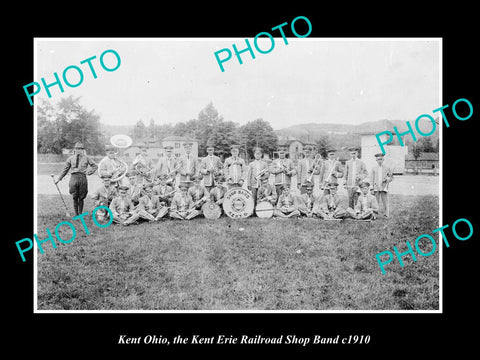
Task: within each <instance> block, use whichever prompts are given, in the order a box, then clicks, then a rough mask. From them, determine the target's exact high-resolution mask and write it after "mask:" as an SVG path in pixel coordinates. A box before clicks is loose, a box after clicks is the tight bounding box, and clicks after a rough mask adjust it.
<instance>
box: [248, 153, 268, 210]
mask: <svg viewBox="0 0 480 360" xmlns="http://www.w3.org/2000/svg"><path fill="white" fill-rule="evenodd" d="M253 156H254V157H255V160H253V161H252V162H251V163H250V164H248V167H247V187H248V190H250V191H251V192H252V195H253V200H254V201H255V203H256V202H257V192H258V188H259V187H260V182H261V180H260V179H261V178H262V176H266V177H267V178H268V177H269V176H270V172H269V171H268V169H269V166H268V164H267V162H266V161H265V160H262V149H261V148H259V147H257V148H255V150H254V153H253Z"/></svg>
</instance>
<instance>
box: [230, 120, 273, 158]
mask: <svg viewBox="0 0 480 360" xmlns="http://www.w3.org/2000/svg"><path fill="white" fill-rule="evenodd" d="M239 134H240V140H241V142H242V145H246V147H247V151H248V156H249V157H250V158H253V152H254V148H255V147H257V146H258V147H261V148H262V149H263V151H264V152H267V153H270V154H271V153H272V152H273V151H275V150H276V149H277V147H278V137H277V135H276V134H275V132H274V131H273V128H272V126H271V125H270V124H269V123H268V122H267V121H264V120H263V119H256V120H254V121H250V122H248V123H246V124H245V125H243V126H241V127H240V129H239Z"/></svg>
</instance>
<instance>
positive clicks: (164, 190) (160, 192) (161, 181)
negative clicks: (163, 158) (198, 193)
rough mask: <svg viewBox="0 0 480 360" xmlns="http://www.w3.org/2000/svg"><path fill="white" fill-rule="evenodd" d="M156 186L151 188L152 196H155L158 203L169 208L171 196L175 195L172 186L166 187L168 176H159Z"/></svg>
mask: <svg viewBox="0 0 480 360" xmlns="http://www.w3.org/2000/svg"><path fill="white" fill-rule="evenodd" d="M157 179H158V184H157V185H155V186H153V195H157V196H158V199H159V200H160V202H161V203H162V202H163V203H164V204H166V205H167V206H170V204H171V202H172V199H173V194H175V190H174V189H173V187H172V186H170V185H167V181H168V179H169V178H168V175H167V174H161V175H160V176H159V177H158V178H157Z"/></svg>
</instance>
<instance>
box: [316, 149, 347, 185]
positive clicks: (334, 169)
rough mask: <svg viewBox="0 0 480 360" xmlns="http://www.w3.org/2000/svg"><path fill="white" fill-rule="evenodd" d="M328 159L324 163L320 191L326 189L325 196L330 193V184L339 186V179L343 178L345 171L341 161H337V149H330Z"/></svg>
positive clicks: (321, 171)
mask: <svg viewBox="0 0 480 360" xmlns="http://www.w3.org/2000/svg"><path fill="white" fill-rule="evenodd" d="M327 153H328V158H327V160H325V161H324V162H323V165H322V169H321V170H320V189H322V190H323V189H325V191H324V194H327V193H328V191H329V187H328V184H330V183H333V184H338V178H341V177H342V176H343V171H342V168H341V164H340V162H339V161H337V160H336V159H335V149H328V150H327Z"/></svg>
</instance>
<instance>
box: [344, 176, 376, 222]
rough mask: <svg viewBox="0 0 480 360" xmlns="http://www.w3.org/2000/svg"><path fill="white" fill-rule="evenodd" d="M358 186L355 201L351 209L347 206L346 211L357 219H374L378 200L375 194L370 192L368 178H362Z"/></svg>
mask: <svg viewBox="0 0 480 360" xmlns="http://www.w3.org/2000/svg"><path fill="white" fill-rule="evenodd" d="M359 186H360V188H359V189H358V190H357V192H359V197H358V200H357V203H356V204H355V207H354V208H353V209H352V208H351V207H349V208H348V209H347V213H348V214H349V215H350V216H351V217H352V218H354V219H357V220H367V219H372V220H375V218H376V216H377V214H378V202H377V199H376V198H375V196H373V195H372V194H371V193H370V183H369V182H368V180H363V181H362V182H361V183H360V184H359Z"/></svg>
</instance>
